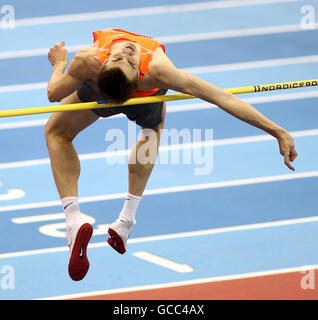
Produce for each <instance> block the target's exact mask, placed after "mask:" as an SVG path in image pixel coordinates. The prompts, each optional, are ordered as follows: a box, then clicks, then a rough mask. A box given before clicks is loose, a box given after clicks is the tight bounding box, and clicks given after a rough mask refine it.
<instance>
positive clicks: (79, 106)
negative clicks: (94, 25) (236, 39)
mask: <svg viewBox="0 0 318 320" xmlns="http://www.w3.org/2000/svg"><path fill="white" fill-rule="evenodd" d="M313 86H318V79H314V80H302V81H293V82H282V83H272V84H262V85H256V86H248V87H239V88H228V89H223V90H224V91H226V92H230V93H233V94H242V93H253V92H266V91H273V90H286V89H296V88H303V87H313ZM196 98H197V97H194V96H191V95H188V94H183V93H179V94H170V95H165V96H151V97H143V98H132V99H129V100H128V101H126V102H125V103H123V104H121V105H118V104H115V103H105V102H104V101H101V102H85V103H74V104H64V105H54V106H47V107H36V108H25V109H14V110H3V111H0V118H4V117H15V116H23V115H31V114H40V113H51V112H62V111H75V110H87V109H98V108H111V107H120V106H129V105H135V104H145V103H154V102H161V101H174V100H185V99H196Z"/></svg>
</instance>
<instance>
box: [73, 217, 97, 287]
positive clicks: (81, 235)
mask: <svg viewBox="0 0 318 320" xmlns="http://www.w3.org/2000/svg"><path fill="white" fill-rule="evenodd" d="M92 234H93V227H92V225H91V224H89V223H85V222H83V223H81V224H79V226H78V228H77V229H75V230H74V231H73V232H72V233H71V234H70V235H69V236H67V242H68V246H69V248H70V260H69V264H68V273H69V275H70V277H71V278H72V279H73V280H74V281H79V280H82V279H83V278H84V277H85V276H86V273H87V271H88V269H89V261H88V259H87V255H86V251H87V245H88V242H89V240H90V239H91V236H92Z"/></svg>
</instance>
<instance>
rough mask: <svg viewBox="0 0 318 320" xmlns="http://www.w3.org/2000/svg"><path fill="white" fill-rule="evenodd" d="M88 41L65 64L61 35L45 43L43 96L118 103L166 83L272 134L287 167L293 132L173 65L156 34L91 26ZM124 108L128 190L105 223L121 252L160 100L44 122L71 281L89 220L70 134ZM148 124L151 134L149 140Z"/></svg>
mask: <svg viewBox="0 0 318 320" xmlns="http://www.w3.org/2000/svg"><path fill="white" fill-rule="evenodd" d="M93 35H94V43H93V45H92V46H90V47H86V48H83V49H81V50H79V51H78V52H77V54H76V55H75V56H74V58H73V60H72V61H71V63H70V65H69V67H68V69H67V71H65V69H66V66H67V62H68V54H67V50H66V49H65V47H64V42H60V43H58V44H56V45H55V46H54V47H53V48H51V50H50V52H49V55H48V58H49V61H50V62H51V64H52V66H53V71H52V76H51V78H50V80H49V83H48V98H49V100H50V101H51V102H61V104H71V103H81V102H90V101H102V100H108V101H110V102H115V103H118V104H119V105H120V104H122V103H123V102H125V101H127V100H128V99H130V98H131V97H145V96H151V95H164V94H165V93H166V92H167V90H169V89H171V90H174V91H178V92H181V93H186V94H190V95H193V96H196V97H198V98H200V99H202V100H205V101H207V102H209V103H212V104H215V105H217V106H218V107H220V108H221V109H223V110H224V111H226V112H228V113H230V114H231V115H233V116H234V117H236V118H238V119H240V120H242V121H244V122H246V123H248V124H250V125H252V126H255V127H257V128H259V129H261V130H263V131H265V132H267V133H268V134H270V135H272V136H273V137H275V138H276V139H277V141H278V144H279V149H280V153H281V154H282V155H283V157H284V163H285V164H286V166H287V167H288V168H289V169H291V170H294V167H293V166H292V165H291V163H290V162H292V161H294V160H295V158H296V157H297V152H296V150H295V146H294V141H293V138H292V137H291V135H290V134H289V133H288V132H287V131H286V130H285V129H283V128H282V127H280V126H278V125H277V124H275V123H274V122H272V121H271V120H269V119H268V118H266V117H265V116H264V115H262V114H261V113H260V112H258V111H257V110H256V109H254V108H253V107H252V106H251V105H249V104H248V103H246V102H244V101H242V100H240V99H238V98H237V97H236V96H234V95H233V94H231V93H228V92H225V91H223V90H221V89H220V88H218V87H216V86H214V85H213V84H210V83H208V82H206V81H204V80H201V79H199V78H197V77H195V76H193V75H191V74H189V73H187V72H184V71H182V70H180V69H177V68H176V67H175V66H174V65H173V63H172V62H171V60H170V59H169V58H168V57H167V55H166V53H165V46H164V45H163V44H161V43H159V42H158V41H156V40H155V39H152V38H149V37H146V36H141V35H137V34H134V33H131V32H127V31H124V30H121V29H104V30H99V31H95V32H94V33H93ZM118 113H124V114H126V116H127V117H128V119H130V120H132V121H135V122H136V123H137V124H138V125H139V126H140V127H141V128H142V134H141V137H140V138H139V140H138V141H137V143H136V145H135V147H134V148H133V149H132V151H131V154H130V157H129V160H128V168H129V190H128V193H127V196H126V199H125V202H124V205H123V209H122V211H121V212H120V214H119V217H118V219H117V220H116V221H115V222H114V223H112V224H111V225H110V227H109V230H108V233H109V235H110V237H109V239H108V243H109V245H110V246H111V247H112V248H114V249H115V250H116V251H118V252H119V253H121V254H123V253H125V251H126V245H127V239H128V237H129V235H130V233H131V231H132V227H133V225H134V224H135V223H136V220H135V214H136V210H137V208H138V204H139V202H140V200H141V197H142V194H143V192H144V189H145V186H146V184H147V181H148V179H149V176H150V174H151V171H152V169H153V166H154V163H155V159H152V160H151V161H148V162H146V163H145V162H144V161H140V159H139V157H138V156H136V155H137V154H138V151H139V150H141V148H142V146H143V145H144V144H145V142H146V141H147V143H151V144H153V147H154V148H156V149H155V150H157V149H158V146H159V139H160V133H161V129H162V128H163V125H164V119H165V113H166V103H164V102H160V103H153V104H144V105H136V106H123V107H115V108H104V109H94V110H81V111H67V112H57V113H53V114H52V116H51V117H50V119H49V121H48V122H47V124H46V127H45V135H46V141H47V146H48V150H49V154H50V160H51V166H52V172H53V175H54V180H55V183H56V187H57V189H58V192H59V195H60V197H61V202H62V205H63V208H64V212H65V219H66V227H67V230H66V232H67V233H66V234H67V241H68V245H69V248H70V260H69V266H68V269H69V274H70V276H71V278H72V279H73V280H81V279H83V278H84V277H85V275H86V273H87V271H88V268H89V262H88V259H87V254H86V249H87V245H88V242H89V240H90V238H91V235H92V232H93V227H92V226H91V225H90V224H89V223H86V222H85V221H82V220H81V215H80V208H79V203H78V185H77V183H78V178H79V175H80V161H79V159H78V155H77V153H76V150H75V149H74V146H73V143H72V140H73V139H74V138H75V136H76V135H77V134H78V133H79V132H81V131H82V130H84V129H85V128H87V127H88V126H90V125H91V124H92V123H94V122H95V121H96V120H97V119H98V118H99V117H109V116H112V115H115V114H118ZM147 129H152V130H153V132H154V133H155V137H156V138H155V139H151V141H148V140H149V139H148V140H147V137H146V134H145V133H144V132H145V130H147Z"/></svg>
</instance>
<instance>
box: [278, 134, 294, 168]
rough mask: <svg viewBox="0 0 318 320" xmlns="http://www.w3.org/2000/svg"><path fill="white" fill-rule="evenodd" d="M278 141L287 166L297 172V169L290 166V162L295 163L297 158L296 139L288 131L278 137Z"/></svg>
mask: <svg viewBox="0 0 318 320" xmlns="http://www.w3.org/2000/svg"><path fill="white" fill-rule="evenodd" d="M277 140H278V144H279V151H280V154H281V155H282V156H283V157H284V163H285V165H286V166H287V167H288V168H289V169H290V170H293V171H295V168H294V167H293V166H292V165H291V164H290V162H293V161H294V160H295V159H296V157H297V152H296V149H295V143H294V139H293V138H292V136H291V135H290V134H289V133H288V132H287V131H285V132H283V133H281V134H280V135H279V136H278V137H277Z"/></svg>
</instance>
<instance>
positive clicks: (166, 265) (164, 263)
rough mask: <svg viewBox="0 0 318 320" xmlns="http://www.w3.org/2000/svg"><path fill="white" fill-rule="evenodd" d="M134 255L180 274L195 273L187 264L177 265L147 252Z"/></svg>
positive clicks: (134, 253)
mask: <svg viewBox="0 0 318 320" xmlns="http://www.w3.org/2000/svg"><path fill="white" fill-rule="evenodd" d="M133 255H134V256H135V257H137V258H140V259H143V260H145V261H148V262H151V263H154V264H156V265H158V266H161V267H164V268H167V269H170V270H173V271H176V272H180V273H187V272H193V271H194V269H193V268H192V267H191V266H189V265H187V264H181V263H177V262H175V261H172V260H169V259H166V258H163V257H159V256H157V255H155V254H153V253H150V252H147V251H138V252H133Z"/></svg>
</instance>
